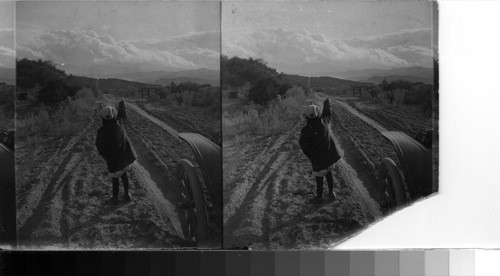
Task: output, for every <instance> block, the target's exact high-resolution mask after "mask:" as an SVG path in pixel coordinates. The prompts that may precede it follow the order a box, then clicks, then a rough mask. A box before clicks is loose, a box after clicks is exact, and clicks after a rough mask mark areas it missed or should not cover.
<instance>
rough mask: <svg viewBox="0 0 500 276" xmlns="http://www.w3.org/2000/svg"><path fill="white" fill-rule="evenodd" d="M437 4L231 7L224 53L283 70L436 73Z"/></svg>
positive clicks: (225, 8)
mask: <svg viewBox="0 0 500 276" xmlns="http://www.w3.org/2000/svg"><path fill="white" fill-rule="evenodd" d="M432 16H433V14H432V3H431V2H430V1H418V2H417V1H412V2H403V1H395V2H363V1H359V2H349V1H347V2H314V3H311V2H306V3H304V2H293V3H289V2H288V3H286V2H275V3H262V2H259V3H248V2H247V3H244V2H232V3H229V2H225V3H223V5H222V34H223V35H222V53H223V54H225V55H228V56H229V57H232V56H239V57H255V58H263V59H265V60H266V61H267V62H268V64H269V65H270V66H272V67H275V68H276V69H277V70H278V71H283V72H287V73H298V74H302V75H315V74H321V73H324V72H334V71H347V70H360V69H372V68H380V69H388V68H393V67H408V66H424V67H432V53H433V51H432V49H433V47H432Z"/></svg>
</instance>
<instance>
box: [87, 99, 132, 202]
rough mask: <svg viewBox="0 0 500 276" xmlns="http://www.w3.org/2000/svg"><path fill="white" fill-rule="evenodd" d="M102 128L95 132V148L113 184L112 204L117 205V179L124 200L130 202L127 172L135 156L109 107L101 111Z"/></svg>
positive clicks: (114, 113)
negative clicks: (121, 185) (104, 162)
mask: <svg viewBox="0 0 500 276" xmlns="http://www.w3.org/2000/svg"><path fill="white" fill-rule="evenodd" d="M100 115H101V118H102V127H100V128H99V130H98V131H97V138H96V147H97V150H98V151H99V154H100V155H101V156H102V157H103V158H104V160H105V161H106V163H107V165H108V171H109V174H108V175H109V176H110V177H111V181H112V183H113V197H112V198H111V202H112V203H118V193H119V186H120V183H119V178H121V179H122V183H123V190H124V199H125V201H130V200H131V199H132V198H131V196H130V193H129V179H128V175H127V170H128V169H129V166H130V164H132V163H133V162H134V161H135V160H136V159H137V155H136V153H135V151H134V149H133V148H132V144H131V143H130V140H129V139H128V136H127V134H126V133H125V129H124V128H123V126H122V125H121V124H119V123H118V121H117V119H116V117H117V111H116V109H115V108H113V107H111V106H106V107H104V108H103V109H102V110H101V114H100Z"/></svg>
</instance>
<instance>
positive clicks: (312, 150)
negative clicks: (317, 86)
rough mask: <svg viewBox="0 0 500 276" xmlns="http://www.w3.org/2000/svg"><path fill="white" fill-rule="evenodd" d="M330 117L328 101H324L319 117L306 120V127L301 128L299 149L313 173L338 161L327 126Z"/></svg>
mask: <svg viewBox="0 0 500 276" xmlns="http://www.w3.org/2000/svg"><path fill="white" fill-rule="evenodd" d="M331 117H332V113H331V107H330V100H329V99H326V100H325V102H324V106H323V113H322V114H321V116H318V117H317V118H314V119H310V118H307V125H306V126H304V127H303V128H302V131H301V133H300V139H299V144H300V147H301V148H302V152H304V154H305V155H306V156H307V157H308V158H309V160H311V163H312V167H313V171H315V172H318V171H321V170H324V169H326V168H328V167H330V166H331V165H333V164H334V163H335V162H337V161H338V160H339V159H340V154H339V153H338V151H337V147H336V145H335V142H334V140H333V133H332V131H331V128H330V127H329V126H328V125H329V124H330V122H331Z"/></svg>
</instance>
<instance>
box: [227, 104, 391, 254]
mask: <svg viewBox="0 0 500 276" xmlns="http://www.w3.org/2000/svg"><path fill="white" fill-rule="evenodd" d="M332 104H333V108H334V110H335V116H336V117H335V118H336V122H334V126H333V130H334V133H335V134H336V139H337V141H336V142H337V144H338V147H339V150H340V151H341V152H342V154H343V158H342V159H341V160H340V161H339V162H338V163H337V166H336V168H335V169H334V190H335V192H336V194H337V196H338V200H336V201H333V202H332V201H330V202H325V203H324V204H322V205H319V206H317V205H313V204H311V203H309V202H308V201H309V200H310V198H312V197H313V196H314V195H315V190H316V187H315V182H314V180H313V178H312V177H311V176H310V175H309V171H310V170H311V167H310V166H311V165H310V162H309V160H307V158H306V157H305V156H304V154H303V153H302V152H301V150H300V147H299V145H298V139H299V135H300V129H301V127H302V126H303V125H304V124H305V122H302V121H300V119H297V122H296V123H295V125H294V127H293V128H291V129H290V131H288V132H286V133H283V134H281V135H280V136H279V137H258V138H256V139H254V140H252V141H251V142H249V143H248V144H245V145H242V146H236V145H234V144H231V143H229V142H226V141H225V144H224V185H225V187H224V233H225V238H224V242H225V246H226V247H246V246H249V247H251V248H267V249H292V248H293V249H301V248H327V247H331V246H332V244H336V243H338V242H340V241H342V240H343V239H345V238H347V237H348V236H349V235H351V234H353V233H355V232H357V231H359V230H361V229H362V228H364V227H366V226H367V225H369V224H370V223H372V222H374V221H375V220H376V219H378V218H379V217H380V216H381V213H380V208H379V205H378V203H377V202H378V200H379V199H378V195H377V188H376V181H375V180H376V179H375V178H374V174H375V172H374V171H373V170H375V164H373V163H374V162H376V161H375V160H373V158H372V156H374V155H377V154H382V155H385V156H387V155H388V154H389V153H384V152H381V151H390V150H391V149H390V147H391V146H390V145H389V144H386V141H385V140H386V139H384V138H383V137H382V136H381V135H380V133H379V131H378V129H377V127H375V126H370V125H369V124H368V123H367V122H365V120H363V119H361V118H359V117H358V116H357V114H353V113H351V112H352V109H350V108H347V107H346V106H345V105H344V104H343V103H342V102H338V101H334V102H333V103H332ZM377 133H378V136H377ZM366 139H370V141H366ZM360 145H361V146H360ZM382 157H384V156H382ZM229 172H231V173H229ZM325 186H326V184H325Z"/></svg>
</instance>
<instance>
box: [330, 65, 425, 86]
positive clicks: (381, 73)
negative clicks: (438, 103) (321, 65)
mask: <svg viewBox="0 0 500 276" xmlns="http://www.w3.org/2000/svg"><path fill="white" fill-rule="evenodd" d="M325 75H327V76H333V77H337V78H342V79H348V80H354V81H366V82H371V83H378V82H380V81H382V80H383V79H384V78H386V79H387V81H391V80H397V79H403V80H408V81H413V82H423V83H427V84H433V83H434V72H433V68H428V67H419V66H413V67H403V68H393V69H365V70H352V71H344V72H329V73H325ZM378 80H380V81H378ZM376 81H378V82H376Z"/></svg>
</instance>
